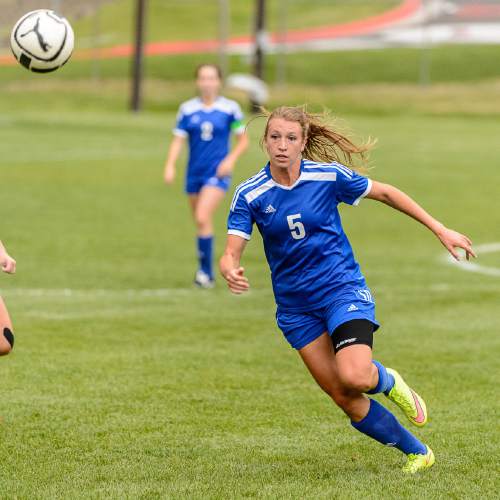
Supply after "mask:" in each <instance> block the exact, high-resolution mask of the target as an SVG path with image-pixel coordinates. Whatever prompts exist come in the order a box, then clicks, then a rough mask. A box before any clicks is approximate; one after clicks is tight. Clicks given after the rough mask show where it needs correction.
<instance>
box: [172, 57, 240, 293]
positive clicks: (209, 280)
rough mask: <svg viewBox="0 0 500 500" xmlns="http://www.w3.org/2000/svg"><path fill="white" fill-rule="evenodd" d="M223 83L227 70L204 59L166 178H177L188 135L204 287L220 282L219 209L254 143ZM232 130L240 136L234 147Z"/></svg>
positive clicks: (183, 110)
mask: <svg viewBox="0 0 500 500" xmlns="http://www.w3.org/2000/svg"><path fill="white" fill-rule="evenodd" d="M221 84H222V75H221V72H220V69H219V68H218V67H217V66H216V65H212V64H203V65H201V66H199V67H198V68H197V69H196V86H197V88H198V91H199V94H200V95H199V97H195V98H194V99H190V100H189V101H186V102H185V103H183V104H182V105H181V107H180V109H179V112H178V115H177V124H176V127H175V129H174V139H173V141H172V143H171V144H170V149H169V152H168V156H167V161H166V164H165V182H166V183H167V184H171V183H172V182H173V181H174V178H175V163H176V161H177V159H178V157H179V154H180V152H181V149H182V145H183V143H184V142H185V139H186V138H188V140H189V161H188V165H187V172H186V184H185V190H186V193H187V195H188V196H189V203H190V205H191V210H192V214H193V218H194V221H195V223H196V227H197V248H198V256H199V268H198V271H197V272H196V276H195V283H196V284H197V285H198V286H200V287H203V288H211V287H212V286H213V283H214V275H213V269H212V253H213V251H212V249H213V223H212V219H213V215H214V213H215V210H216V209H217V207H218V206H219V204H220V202H221V201H222V198H223V197H224V195H225V193H226V191H227V190H228V189H229V186H230V183H231V174H232V172H233V169H234V166H235V163H236V161H237V160H238V158H239V156H240V155H241V154H242V153H243V151H245V149H246V148H247V146H248V137H247V134H246V133H245V127H244V125H243V122H242V120H243V114H242V112H241V109H240V106H239V105H238V103H237V102H235V101H232V100H230V99H226V98H224V97H222V96H220V95H219V92H220V88H221ZM231 132H233V133H234V134H235V135H236V137H237V139H236V144H235V146H234V148H233V149H232V150H231V151H229V145H230V138H231V137H230V136H231Z"/></svg>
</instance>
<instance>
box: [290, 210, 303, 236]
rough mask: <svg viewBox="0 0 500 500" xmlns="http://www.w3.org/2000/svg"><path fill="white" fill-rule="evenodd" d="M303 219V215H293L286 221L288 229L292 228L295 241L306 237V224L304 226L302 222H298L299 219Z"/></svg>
mask: <svg viewBox="0 0 500 500" xmlns="http://www.w3.org/2000/svg"><path fill="white" fill-rule="evenodd" d="M301 217H302V214H293V215H287V216H286V220H287V221H288V227H289V228H290V232H291V234H292V238H293V239H294V240H301V239H302V238H305V236H306V230H305V228H304V224H302V222H299V221H297V219H300V218H301Z"/></svg>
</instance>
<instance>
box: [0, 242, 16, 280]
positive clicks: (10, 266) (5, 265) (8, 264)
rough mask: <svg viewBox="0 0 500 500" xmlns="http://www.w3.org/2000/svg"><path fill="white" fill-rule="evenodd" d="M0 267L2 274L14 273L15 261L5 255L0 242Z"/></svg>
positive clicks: (5, 251) (5, 252)
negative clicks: (0, 267)
mask: <svg viewBox="0 0 500 500" xmlns="http://www.w3.org/2000/svg"><path fill="white" fill-rule="evenodd" d="M0 266H2V271H3V272H4V273H9V274H14V273H15V272H16V261H15V260H14V259H13V258H12V257H11V256H10V255H9V254H8V253H7V250H5V247H4V246H3V244H2V242H1V241H0Z"/></svg>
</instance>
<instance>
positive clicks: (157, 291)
mask: <svg viewBox="0 0 500 500" xmlns="http://www.w3.org/2000/svg"><path fill="white" fill-rule="evenodd" d="M193 292H198V290H196V289H195V288H194V287H193V288H150V289H148V288H128V289H111V288H5V289H3V290H0V295H6V296H9V295H10V296H22V297H47V298H48V297H50V298H66V297H68V298H75V299H87V298H97V299H99V298H141V297H174V296H182V295H189V294H192V293H193Z"/></svg>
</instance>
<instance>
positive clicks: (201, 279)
mask: <svg viewBox="0 0 500 500" xmlns="http://www.w3.org/2000/svg"><path fill="white" fill-rule="evenodd" d="M194 284H195V285H196V286H197V287H198V288H213V287H214V286H215V280H213V279H210V276H209V275H208V274H207V273H205V272H203V271H202V270H201V269H198V271H196V274H195V276H194Z"/></svg>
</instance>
